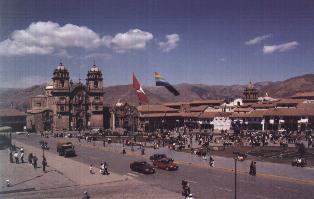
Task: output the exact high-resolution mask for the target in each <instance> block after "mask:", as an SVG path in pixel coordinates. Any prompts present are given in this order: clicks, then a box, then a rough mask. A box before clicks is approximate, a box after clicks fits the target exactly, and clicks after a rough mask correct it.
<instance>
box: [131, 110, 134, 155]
mask: <svg viewBox="0 0 314 199" xmlns="http://www.w3.org/2000/svg"><path fill="white" fill-rule="evenodd" d="M131 114H132V142H131V151H134V147H133V142H134V112H133V110H132V112H131Z"/></svg>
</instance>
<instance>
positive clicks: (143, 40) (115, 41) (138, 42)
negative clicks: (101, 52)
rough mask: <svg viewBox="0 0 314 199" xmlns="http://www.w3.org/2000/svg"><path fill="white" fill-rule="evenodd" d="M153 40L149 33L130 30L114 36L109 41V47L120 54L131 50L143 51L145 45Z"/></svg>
mask: <svg viewBox="0 0 314 199" xmlns="http://www.w3.org/2000/svg"><path fill="white" fill-rule="evenodd" d="M153 38H154V36H153V34H152V33H150V32H145V31H141V30H139V29H131V30H129V31H128V32H125V33H118V34H116V35H115V36H114V37H113V38H112V39H111V42H110V46H111V47H112V48H113V49H114V50H115V51H117V52H120V53H123V52H125V51H127V50H131V49H135V50H139V49H145V48H146V44H147V43H148V42H149V41H150V40H152V39H153Z"/></svg>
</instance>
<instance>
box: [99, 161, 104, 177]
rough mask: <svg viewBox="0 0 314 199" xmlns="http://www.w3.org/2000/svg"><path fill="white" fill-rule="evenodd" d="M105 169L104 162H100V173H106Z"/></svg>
mask: <svg viewBox="0 0 314 199" xmlns="http://www.w3.org/2000/svg"><path fill="white" fill-rule="evenodd" d="M104 170H105V166H104V163H100V169H99V173H100V174H101V175H104Z"/></svg>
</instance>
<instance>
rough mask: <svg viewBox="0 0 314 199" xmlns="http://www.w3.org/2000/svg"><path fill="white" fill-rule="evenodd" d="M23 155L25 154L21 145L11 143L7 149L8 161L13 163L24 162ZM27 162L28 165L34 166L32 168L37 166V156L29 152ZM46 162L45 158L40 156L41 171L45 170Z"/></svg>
mask: <svg viewBox="0 0 314 199" xmlns="http://www.w3.org/2000/svg"><path fill="white" fill-rule="evenodd" d="M24 156H25V152H24V148H23V147H20V148H18V147H16V146H15V145H13V146H12V147H11V148H10V149H9V161H10V163H15V164H22V163H25V162H24ZM27 160H28V163H29V164H30V165H32V166H33V167H34V169H37V168H38V163H37V162H38V158H37V156H36V155H35V154H33V153H29V154H28V158H27ZM47 165H48V163H47V159H46V157H44V156H43V157H42V169H43V172H46V167H47Z"/></svg>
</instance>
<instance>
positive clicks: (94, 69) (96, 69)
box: [90, 64, 99, 72]
mask: <svg viewBox="0 0 314 199" xmlns="http://www.w3.org/2000/svg"><path fill="white" fill-rule="evenodd" d="M90 71H92V72H98V71H99V68H98V67H97V66H96V64H93V66H92V67H91V69H90Z"/></svg>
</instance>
